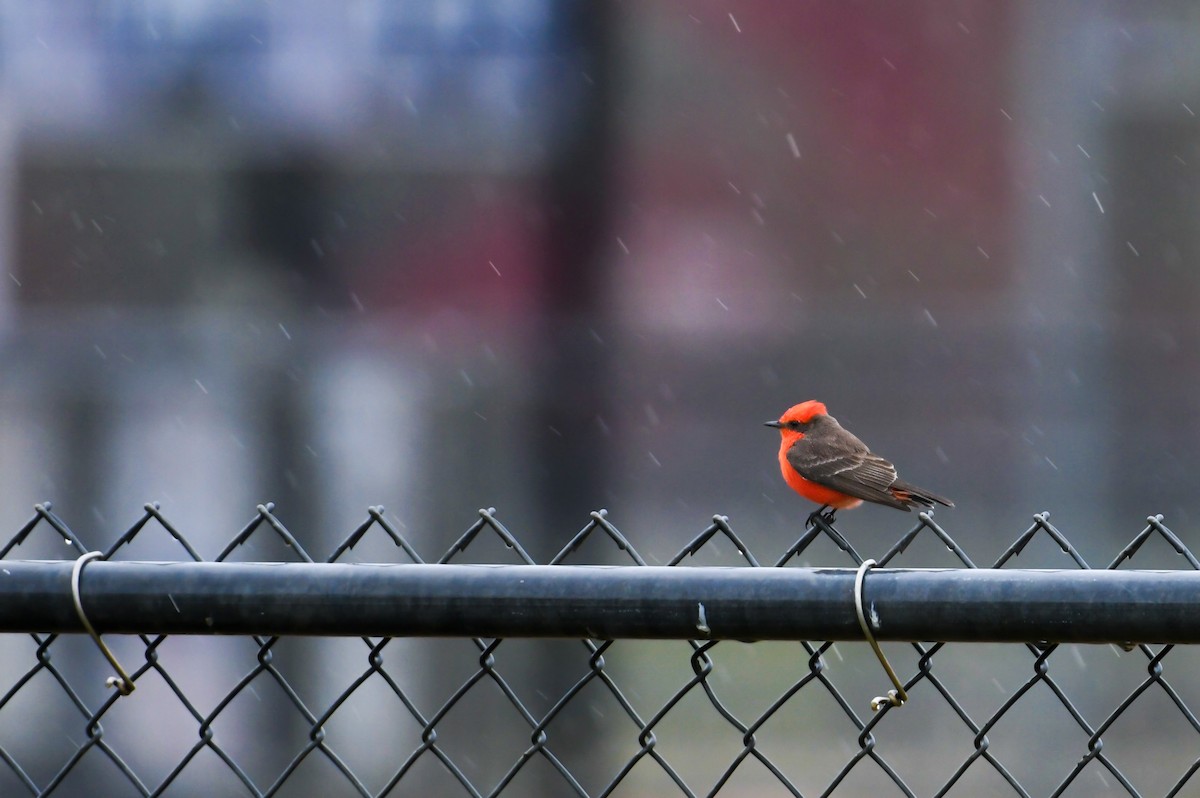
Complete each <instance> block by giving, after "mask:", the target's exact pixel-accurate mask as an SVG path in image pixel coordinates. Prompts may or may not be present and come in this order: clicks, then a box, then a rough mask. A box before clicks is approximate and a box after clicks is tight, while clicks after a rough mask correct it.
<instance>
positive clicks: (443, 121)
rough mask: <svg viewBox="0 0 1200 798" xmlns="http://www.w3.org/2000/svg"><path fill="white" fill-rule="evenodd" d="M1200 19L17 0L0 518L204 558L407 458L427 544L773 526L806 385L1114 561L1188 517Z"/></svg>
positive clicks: (960, 520)
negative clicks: (1143, 535) (160, 531)
mask: <svg viewBox="0 0 1200 798" xmlns="http://www.w3.org/2000/svg"><path fill="white" fill-rule="evenodd" d="M1198 40H1200V11H1198V10H1197V9H1196V7H1195V6H1194V4H1192V3H1189V2H1182V1H1180V2H1152V3H1142V4H1136V5H1130V4H1121V3H1106V2H1099V3H1097V2H1083V1H1082V0H1081V1H1080V2H1064V3H1055V4H1041V3H1033V2H1003V3H997V2H989V1H988V0H964V1H962V2H954V3H942V2H927V3H916V4H904V5H903V6H901V5H897V4H892V3H885V2H854V3H822V2H789V3H772V2H756V1H754V0H743V1H738V2H735V1H732V0H730V1H728V2H727V1H725V0H707V1H706V2H682V0H653V2H637V3H634V2H626V3H618V2H588V1H587V0H566V1H564V2H556V1H552V0H502V1H501V2H479V1H478V0H436V1H435V2H399V1H397V0H392V1H390V2H389V1H387V0H354V1H353V2H345V3H326V2H316V1H315V0H303V1H296V2H288V3H267V2H249V3H234V2H222V1H220V0H211V1H210V2H200V1H198V0H141V2H132V1H128V2H121V1H114V0H109V1H108V2H101V0H90V1H89V2H80V1H79V0H58V1H56V2H42V3H36V4H27V3H19V2H5V3H2V4H0V529H3V530H11V531H13V532H15V531H16V530H17V529H19V528H20V526H21V525H22V524H23V523H24V522H25V520H26V519H27V518H28V517H29V515H30V513H31V506H32V504H33V503H34V502H37V501H42V500H53V501H54V506H55V510H56V512H58V513H59V514H60V515H62V516H63V517H64V518H65V519H66V520H67V521H68V522H69V523H70V524H71V526H72V528H73V529H74V530H75V531H76V532H78V533H79V534H80V535H81V536H82V537H83V539H84V541H85V542H86V543H88V544H89V545H90V546H92V547H95V548H102V547H104V546H107V545H108V544H109V543H110V542H111V541H112V540H113V539H115V537H116V535H118V534H119V532H120V531H122V530H124V529H125V528H126V527H128V526H129V524H131V523H132V522H133V521H135V520H136V519H137V518H138V517H139V516H140V514H141V507H142V505H143V503H144V502H147V501H159V502H161V503H162V507H163V511H164V513H165V514H166V515H167V516H168V517H169V518H170V519H171V520H172V522H173V523H175V525H176V526H178V527H179V528H180V529H181V530H182V531H183V532H184V533H185V534H186V535H187V536H188V538H189V540H190V541H192V543H193V544H194V545H196V547H197V549H199V551H200V553H201V555H203V556H205V557H212V556H214V555H215V554H216V553H217V552H218V551H220V550H221V548H222V547H223V546H224V545H225V543H226V542H227V541H228V540H229V539H230V538H232V537H233V535H234V534H235V533H236V531H237V530H238V529H240V528H241V527H242V526H243V525H244V524H245V523H246V522H247V521H248V520H250V519H251V518H253V516H254V507H255V505H256V504H257V503H259V502H263V501H268V500H270V501H274V502H275V503H276V507H277V510H276V511H277V514H278V515H279V517H280V518H281V519H282V520H283V522H284V523H285V524H286V525H287V526H288V528H289V529H290V530H291V531H292V532H293V533H294V534H295V535H296V537H297V539H298V540H299V541H300V542H301V544H302V545H303V546H304V547H305V548H306V549H307V550H308V551H309V552H310V553H311V554H312V555H313V556H314V557H316V558H318V559H321V558H323V557H324V556H325V555H326V554H327V552H329V551H330V550H331V549H332V548H333V546H334V545H336V543H337V542H338V541H340V540H341V539H343V538H344V537H345V536H346V535H348V534H349V533H350V531H352V530H353V528H354V527H355V526H356V525H357V524H358V523H359V522H360V521H361V520H362V519H363V518H364V517H365V509H366V507H367V506H368V505H373V504H382V505H384V506H385V507H386V509H387V517H388V518H389V519H390V520H392V521H393V522H394V523H395V524H396V525H397V526H398V528H399V529H400V530H401V531H402V532H403V533H404V534H405V535H406V536H407V537H408V538H409V539H410V540H411V541H412V542H413V543H414V545H416V546H417V548H418V550H420V551H421V552H423V554H424V555H425V556H426V557H427V558H428V559H436V558H437V557H438V556H440V554H441V552H442V551H444V550H445V548H446V547H447V546H448V545H449V544H450V543H451V542H452V541H453V540H454V539H455V538H456V537H457V536H458V535H459V534H460V533H461V532H462V531H463V530H464V529H465V528H466V527H467V526H469V525H470V524H471V523H472V522H473V521H474V520H475V519H476V518H477V515H476V510H477V508H480V507H488V506H494V507H496V508H498V515H499V516H500V517H501V518H502V519H503V520H504V521H505V522H506V523H507V524H508V526H509V528H510V529H512V530H514V532H516V533H517V534H518V536H519V537H520V538H521V540H522V542H523V543H525V545H526V546H527V548H528V549H529V551H530V552H531V554H533V555H534V556H535V558H537V559H539V560H543V561H544V560H545V559H547V558H549V557H550V556H552V555H553V553H554V552H556V551H557V550H558V549H559V548H560V547H561V546H562V545H563V544H564V543H566V542H567V540H569V539H570V537H571V536H572V535H573V534H574V533H575V532H576V531H577V530H578V529H580V528H581V527H582V526H584V525H585V524H586V523H587V521H588V513H589V512H590V511H592V510H595V509H598V508H601V507H604V508H607V509H608V510H609V513H610V518H611V520H612V521H613V522H614V523H615V524H616V525H617V526H618V527H620V528H621V530H622V531H623V532H625V534H626V535H627V536H628V537H629V538H630V539H631V540H632V541H633V542H634V545H635V546H637V547H638V550H639V551H640V552H641V554H642V555H643V556H644V557H645V558H646V559H647V560H648V561H650V562H656V561H663V560H665V559H667V558H669V557H670V556H671V555H672V554H674V553H675V552H676V551H677V550H678V549H679V548H681V547H682V546H683V545H684V544H685V543H686V542H687V541H688V540H689V539H691V538H692V537H693V536H694V535H696V534H697V533H698V532H699V531H701V530H702V529H704V527H705V526H706V525H707V524H708V522H709V520H710V519H711V517H712V516H713V514H714V513H720V514H725V515H728V516H730V519H731V523H732V524H733V526H734V527H735V529H737V531H738V532H739V534H740V535H741V536H742V537H743V538H744V539H745V540H746V541H747V543H748V544H749V545H750V547H751V548H752V549H753V550H754V551H755V553H756V554H757V555H758V557H759V558H760V559H761V560H763V561H766V562H770V561H773V560H774V558H775V557H777V556H778V555H779V554H781V553H782V552H783V551H785V550H786V548H787V546H788V544H790V543H791V542H792V541H793V540H794V539H795V538H796V537H797V535H798V533H799V531H800V527H801V524H802V522H803V519H804V517H805V516H806V515H807V514H808V512H809V511H810V509H811V508H810V507H809V506H807V505H805V504H804V502H803V501H801V500H800V499H798V498H797V497H796V496H794V495H793V494H791V493H790V492H789V491H788V489H787V488H786V487H785V486H784V485H783V483H782V481H781V479H780V478H779V473H778V466H777V463H776V459H775V456H776V449H777V446H778V435H777V433H775V432H774V431H773V430H768V429H764V428H763V427H762V426H761V424H762V422H763V421H766V420H769V419H773V418H776V417H778V416H779V415H780V413H781V412H782V411H783V410H784V409H786V408H787V407H788V406H790V405H791V404H794V403H796V402H799V401H801V400H804V399H809V398H819V399H821V400H823V401H824V402H826V404H827V405H828V406H829V408H830V412H831V413H832V414H833V415H835V416H837V417H838V418H839V420H841V421H842V423H843V424H844V425H846V426H847V427H849V428H850V429H852V430H854V431H855V432H856V433H857V434H859V435H860V437H862V438H863V439H865V440H866V441H867V442H868V443H869V444H871V446H872V448H873V449H875V450H876V451H877V452H880V453H881V454H883V455H884V456H887V457H889V458H890V459H893V460H894V461H896V462H897V463H898V464H899V466H900V469H901V472H902V473H903V475H904V476H905V477H906V478H908V479H910V480H911V481H913V482H915V483H917V484H919V485H922V486H926V487H928V488H930V489H931V490H935V491H937V492H940V493H943V494H945V495H948V496H950V497H952V498H953V499H954V500H955V501H956V503H957V505H958V506H957V507H956V508H955V509H953V510H945V511H939V512H938V514H937V519H938V521H939V522H940V523H941V524H942V525H943V526H945V528H946V529H947V530H948V531H949V532H950V534H951V535H953V536H954V538H955V539H956V540H957V541H959V542H960V543H961V544H962V545H963V546H964V547H965V548H966V549H967V550H968V552H970V553H971V555H972V557H973V558H974V559H975V561H976V562H977V563H980V564H987V563H989V562H991V561H993V560H995V558H996V557H997V556H999V554H1000V553H1001V552H1002V551H1003V549H1004V548H1005V547H1006V546H1007V545H1008V544H1009V543H1010V542H1011V541H1012V540H1013V539H1014V538H1015V537H1016V536H1017V535H1018V534H1019V533H1020V532H1021V531H1023V530H1024V529H1025V528H1027V527H1028V525H1029V523H1030V518H1031V515H1032V514H1033V513H1035V512H1038V511H1043V510H1049V511H1051V512H1052V520H1054V521H1056V522H1057V523H1058V525H1059V527H1060V528H1061V529H1063V530H1064V531H1065V532H1066V533H1067V534H1068V535H1069V536H1070V538H1071V540H1072V541H1073V542H1074V543H1075V545H1076V546H1077V547H1078V548H1079V550H1080V551H1081V553H1082V554H1083V556H1084V557H1085V558H1087V559H1088V560H1089V562H1091V563H1092V564H1093V565H1096V566H1102V565H1104V564H1106V563H1107V562H1108V561H1109V560H1110V559H1111V558H1112V557H1113V555H1115V554H1116V552H1117V551H1118V550H1119V548H1120V546H1121V545H1122V544H1123V543H1124V542H1125V541H1127V540H1129V538H1130V537H1132V536H1133V534H1134V533H1135V532H1136V531H1137V530H1139V529H1140V528H1141V527H1142V526H1143V525H1144V520H1145V517H1146V516H1147V515H1148V514H1151V513H1163V514H1165V516H1166V521H1167V523H1168V524H1170V525H1171V526H1172V528H1173V529H1175V531H1176V532H1178V533H1179V534H1180V536H1181V537H1183V539H1184V540H1185V542H1189V543H1194V542H1195V535H1194V523H1195V518H1196V513H1197V512H1198V509H1197V507H1196V504H1195V500H1194V495H1195V492H1194V488H1193V485H1192V482H1193V480H1192V479H1191V475H1193V474H1195V473H1197V471H1198V470H1200V451H1198V447H1197V443H1198V442H1200V418H1198V416H1197V413H1196V406H1197V402H1196V398H1195V395H1196V390H1197V387H1198V386H1200V358H1197V356H1196V352H1197V343H1198V340H1197V339H1198V337H1200V322H1198V315H1197V310H1198V308H1200V302H1198V299H1200V272H1198V271H1197V268H1196V263H1197V262H1198V261H1197V256H1198V254H1200V253H1198V252H1197V249H1198V247H1200V238H1198V232H1200V226H1198V224H1197V218H1198V217H1197V207H1198V201H1200V146H1198V145H1200V136H1198V133H1200V120H1198V119H1197V113H1200V63H1198V59H1200V55H1198V54H1200V46H1197V45H1198V43H1200V41H1198ZM913 520H914V519H913V518H912V517H906V516H901V515H899V514H897V513H894V512H891V511H889V510H886V509H883V508H875V507H868V508H865V509H862V510H858V511H855V512H854V513H845V514H843V515H841V516H840V517H839V528H840V529H841V531H842V532H843V533H844V534H845V535H846V536H847V537H848V538H849V539H850V540H851V541H852V542H853V543H854V544H855V545H856V546H857V547H858V549H859V551H860V552H863V553H864V555H865V556H879V555H880V554H882V553H883V552H884V551H886V549H887V547H888V546H889V545H890V544H891V543H892V542H893V541H894V540H896V539H897V538H898V537H899V536H900V535H901V534H902V533H903V532H904V531H906V530H907V529H908V528H909V527H910V526H911V524H912V522H913ZM55 545H56V544H55V542H54V541H51V540H45V541H42V540H40V539H39V540H34V539H32V538H31V539H30V541H29V542H28V544H27V545H26V547H25V548H24V550H23V551H22V553H21V554H20V556H28V557H44V556H68V555H67V554H65V553H63V552H62V551H61V550H60V549H58V548H54V546H55ZM57 545H59V546H60V545H61V544H57ZM257 545H258V542H257V539H255V540H252V541H251V543H250V544H249V545H248V546H247V547H246V551H245V553H244V555H239V556H242V557H243V558H244V559H250V560H253V559H269V558H272V557H274V556H275V553H274V550H270V551H269V552H268V551H267V549H263V550H259V549H256V548H255V547H256V546H257ZM601 548H603V547H601ZM931 548H932V549H936V548H937V547H931ZM264 552H266V553H264ZM368 552H369V555H374V556H368V554H364V555H363V558H364V559H381V558H386V557H396V556H397V555H395V554H394V553H391V554H389V553H386V552H382V550H381V549H369V550H368ZM831 552H832V553H831V555H830V561H831V562H836V563H837V564H845V561H844V558H841V559H839V558H838V557H837V556H835V555H836V554H837V553H836V551H835V550H832V549H831ZM179 553H180V552H179V550H178V547H177V545H176V544H175V543H173V541H171V540H170V538H169V537H168V536H166V535H159V536H144V538H139V540H138V541H137V542H136V544H135V551H131V552H130V554H129V556H137V557H139V558H145V559H154V558H175V557H177V556H179ZM731 553H732V552H731ZM498 556H499V555H498ZM947 557H948V555H947V553H946V552H945V551H944V549H943V550H941V552H940V554H939V552H938V551H933V552H932V554H931V555H930V556H929V559H928V560H925V561H922V562H921V563H919V564H932V565H944V564H950V561H949V560H948V559H946V558H947ZM1156 557H1157V558H1158V559H1155V558H1156ZM593 559H597V560H605V559H609V560H612V561H617V559H616V555H615V554H614V555H610V554H609V553H607V552H606V551H600V552H597V553H595V554H594V555H593ZM1176 563H1177V558H1176V557H1175V555H1174V552H1173V551H1171V550H1169V549H1168V548H1167V547H1165V546H1163V547H1161V550H1160V549H1155V550H1153V551H1149V552H1147V556H1146V558H1145V559H1143V560H1142V562H1141V566H1142V567H1159V566H1162V567H1169V566H1172V565H1174V564H1176ZM1020 564H1021V565H1023V566H1026V567H1039V566H1052V565H1058V564H1064V563H1063V562H1062V555H1061V552H1058V551H1057V550H1056V549H1055V548H1054V547H1053V546H1049V545H1045V546H1042V547H1040V548H1039V547H1038V546H1032V547H1031V548H1030V549H1029V550H1028V551H1027V552H1026V553H1025V554H1024V555H1023V556H1022V559H1021V561H1020ZM184 642H185V641H180V644H181V645H183V644H184ZM189 645H190V643H189ZM81 650H84V649H82V648H81ZM195 656H201V655H200V654H199V653H197V654H196V655H195ZM355 656H360V655H359V654H355ZM14 667H15V666H14ZM1143 667H1144V665H1143ZM233 672H240V671H238V668H237V667H236V666H235V667H233V668H232V670H231V673H233ZM872 675H874V672H872ZM193 733H194V731H193ZM506 761H511V760H506ZM980 794H982V793H980Z"/></svg>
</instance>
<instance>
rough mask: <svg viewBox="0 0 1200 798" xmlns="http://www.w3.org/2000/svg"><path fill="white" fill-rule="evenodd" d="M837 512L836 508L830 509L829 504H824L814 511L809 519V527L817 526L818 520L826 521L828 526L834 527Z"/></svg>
mask: <svg viewBox="0 0 1200 798" xmlns="http://www.w3.org/2000/svg"><path fill="white" fill-rule="evenodd" d="M836 512H837V508H836V507H830V506H829V505H828V504H822V505H821V506H820V507H818V508H817V509H816V510H814V511H813V513H812V514H811V515H810V516H809V517H808V522H807V526H810V527H812V526H816V525H817V519H820V520H821V521H824V522H825V524H826V525H827V526H828V525H832V524H833V516H834V513H836Z"/></svg>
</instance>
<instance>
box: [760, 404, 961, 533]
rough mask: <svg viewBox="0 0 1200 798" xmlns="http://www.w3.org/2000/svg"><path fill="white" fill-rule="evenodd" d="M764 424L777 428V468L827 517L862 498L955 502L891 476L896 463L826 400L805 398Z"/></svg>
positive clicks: (892, 502)
mask: <svg viewBox="0 0 1200 798" xmlns="http://www.w3.org/2000/svg"><path fill="white" fill-rule="evenodd" d="M767 426H768V427H775V428H776V429H778V430H779V434H780V436H781V437H782V441H780V444H779V468H780V470H781V471H782V472H783V478H784V480H785V481H786V482H787V484H788V485H789V486H790V487H791V489H792V490H794V491H796V492H797V493H799V494H800V495H801V496H803V497H804V498H806V499H808V500H809V501H813V502H816V503H817V504H819V505H821V507H820V508H819V509H818V510H817V511H816V512H814V513H813V514H812V515H811V516H809V521H810V522H811V521H812V520H813V519H814V518H815V517H816V516H818V515H820V514H821V512H822V511H823V510H825V509H826V508H829V512H828V513H827V514H826V515H824V516H822V517H823V518H824V520H825V521H826V522H828V521H832V520H833V514H834V513H835V512H836V511H837V510H849V509H851V508H853V507H857V506H858V505H860V504H862V503H863V502H864V501H868V502H875V503H876V504H885V505H887V506H888V507H895V508H896V509H897V510H904V511H905V512H908V511H909V508H911V507H933V504H934V502H937V503H938V504H943V505H945V506H947V507H953V506H954V502H952V501H950V500H949V499H947V498H945V497H943V496H939V495H937V494H936V493H930V492H929V491H927V490H925V489H923V488H918V487H917V486H915V485H910V484H908V483H907V482H904V481H903V480H900V479H897V478H896V467H895V466H894V465H892V464H891V463H889V462H888V461H887V460H884V459H883V458H882V457H880V456H879V455H877V454H872V452H871V450H870V449H868V448H867V445H866V444H865V443H863V442H862V441H860V440H859V439H858V438H856V437H855V436H854V435H852V434H851V433H849V432H847V431H846V430H845V429H843V428H842V425H841V424H839V423H837V419H836V418H834V417H833V416H831V415H829V414H828V413H827V412H826V411H825V405H823V404H821V403H820V402H818V401H816V400H813V399H810V400H809V401H807V402H801V403H800V404H798V405H795V406H793V407H791V408H789V409H788V411H787V412H786V413H784V414H783V415H782V416H780V417H779V420H778V421H768V422H767Z"/></svg>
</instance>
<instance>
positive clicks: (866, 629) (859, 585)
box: [854, 560, 908, 712]
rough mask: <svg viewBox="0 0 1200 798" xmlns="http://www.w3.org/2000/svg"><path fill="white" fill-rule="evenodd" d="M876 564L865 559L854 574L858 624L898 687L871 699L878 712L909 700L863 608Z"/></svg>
mask: <svg viewBox="0 0 1200 798" xmlns="http://www.w3.org/2000/svg"><path fill="white" fill-rule="evenodd" d="M875 564H876V563H875V561H874V560H863V564H862V565H860V566H858V573H857V574H855V576H854V611H855V612H857V613H858V625H859V626H860V627H861V628H862V632H863V636H864V637H866V638H867V642H868V643H870V644H871V648H872V650H874V652H875V656H876V657H878V658H879V664H880V665H882V666H883V669H884V670H885V671H887V675H888V678H890V679H891V680H892V684H894V685H895V686H896V689H894V690H888V693H887V695H881V696H876V697H875V698H872V699H871V709H872V710H873V711H875V712H878V711H879V710H880V709H881V708H882V707H883V706H884V704H891V705H892V706H894V707H899V706H902V705H903V704H904V702H905V701H907V700H908V693H906V692H904V685H903V684H901V683H900V679H899V678H898V677H897V676H896V672H895V671H894V670H892V665H891V663H889V662H888V661H887V657H885V656H884V655H883V649H881V648H880V647H879V642H878V641H876V640H875V634H874V633H873V632H872V631H871V624H869V623H868V622H867V614H866V612H865V611H864V609H863V605H864V604H865V603H866V602H864V601H863V585H864V584H866V581H867V571H869V570H871V569H872V568H874V567H875Z"/></svg>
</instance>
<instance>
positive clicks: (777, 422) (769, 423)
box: [763, 421, 783, 429]
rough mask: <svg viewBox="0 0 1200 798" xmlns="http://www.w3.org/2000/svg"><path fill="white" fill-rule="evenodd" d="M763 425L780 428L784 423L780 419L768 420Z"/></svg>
mask: <svg viewBox="0 0 1200 798" xmlns="http://www.w3.org/2000/svg"><path fill="white" fill-rule="evenodd" d="M763 426H764V427H774V428H775V429H779V428H780V427H782V426H783V423H782V422H779V421H767V422H764V423H763Z"/></svg>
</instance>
